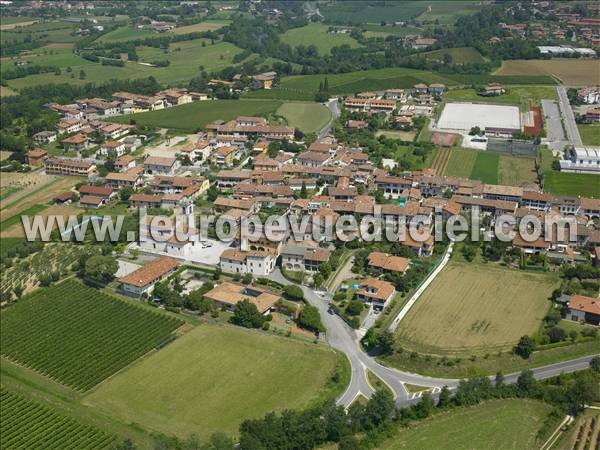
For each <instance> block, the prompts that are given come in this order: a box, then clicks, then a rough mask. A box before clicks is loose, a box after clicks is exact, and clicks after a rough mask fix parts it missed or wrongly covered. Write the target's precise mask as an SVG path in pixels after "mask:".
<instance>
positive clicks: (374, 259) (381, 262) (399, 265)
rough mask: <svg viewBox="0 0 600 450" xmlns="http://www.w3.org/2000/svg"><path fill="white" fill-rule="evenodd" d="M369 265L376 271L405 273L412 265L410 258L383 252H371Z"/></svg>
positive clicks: (368, 258)
mask: <svg viewBox="0 0 600 450" xmlns="http://www.w3.org/2000/svg"><path fill="white" fill-rule="evenodd" d="M367 260H368V263H367V266H368V267H369V269H372V270H374V271H376V272H379V273H381V272H400V273H404V272H406V271H407V270H408V268H409V267H410V259H408V258H403V257H401V256H394V255H390V254H389V253H383V252H371V253H369V256H368V257H367Z"/></svg>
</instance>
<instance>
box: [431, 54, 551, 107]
mask: <svg viewBox="0 0 600 450" xmlns="http://www.w3.org/2000/svg"><path fill="white" fill-rule="evenodd" d="M440 51H441V50H440ZM556 96H557V93H556V89H555V88H554V87H552V86H508V87H507V92H506V94H504V95H498V96H495V97H482V96H481V95H477V92H475V89H450V90H449V91H448V92H446V93H445V94H444V100H445V101H447V102H450V101H461V102H473V103H493V104H497V105H519V106H521V110H522V111H526V110H528V109H529V100H532V101H533V103H534V104H539V103H540V100H541V99H556V98H557V97H556Z"/></svg>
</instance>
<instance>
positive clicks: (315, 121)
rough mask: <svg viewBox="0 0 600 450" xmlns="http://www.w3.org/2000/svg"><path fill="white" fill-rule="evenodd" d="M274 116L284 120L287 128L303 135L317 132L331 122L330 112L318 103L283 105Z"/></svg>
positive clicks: (290, 103)
mask: <svg viewBox="0 0 600 450" xmlns="http://www.w3.org/2000/svg"><path fill="white" fill-rule="evenodd" d="M276 114H278V115H280V116H283V117H285V118H286V120H287V123H288V125H289V126H292V127H295V128H300V130H302V131H303V132H304V133H314V132H318V131H320V130H321V128H323V127H324V126H325V125H327V123H328V122H329V121H330V120H331V111H329V109H328V108H327V107H326V106H323V105H321V104H320V103H299V102H289V103H284V104H283V105H281V106H280V107H279V109H278V110H277V112H276Z"/></svg>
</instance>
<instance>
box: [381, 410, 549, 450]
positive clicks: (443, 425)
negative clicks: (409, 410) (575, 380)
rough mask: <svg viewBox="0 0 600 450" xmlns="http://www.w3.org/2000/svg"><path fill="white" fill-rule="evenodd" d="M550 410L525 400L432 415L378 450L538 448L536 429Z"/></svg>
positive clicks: (402, 430) (506, 449) (399, 432)
mask: <svg viewBox="0 0 600 450" xmlns="http://www.w3.org/2000/svg"><path fill="white" fill-rule="evenodd" d="M551 410H552V407H551V406H550V405H549V404H547V403H543V402H541V401H536V400H527V399H506V400H490V401H487V402H485V403H482V404H479V405H477V406H472V407H469V408H460V409H455V410H450V411H446V412H443V413H439V414H436V415H434V416H433V417H431V418H429V419H427V420H425V421H423V422H419V423H415V424H414V425H411V427H410V428H409V429H400V430H399V431H398V432H397V433H396V434H395V436H394V437H392V438H390V439H388V440H387V441H385V442H384V443H383V444H382V445H381V446H380V447H379V448H380V449H382V450H400V449H419V450H438V449H442V448H447V449H453V450H466V449H477V450H484V449H489V450H496V449H502V450H512V449H514V450H522V449H532V448H538V447H539V445H540V442H539V441H538V440H537V439H536V437H537V433H538V430H539V429H541V427H542V425H543V423H544V420H545V419H546V417H547V416H548V414H550V412H551Z"/></svg>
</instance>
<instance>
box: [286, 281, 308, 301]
mask: <svg viewBox="0 0 600 450" xmlns="http://www.w3.org/2000/svg"><path fill="white" fill-rule="evenodd" d="M283 292H284V294H285V296H286V297H287V298H289V299H290V300H302V299H303V298H304V292H302V288H301V287H300V286H296V285H294V284H288V285H287V286H285V287H284V288H283Z"/></svg>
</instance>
